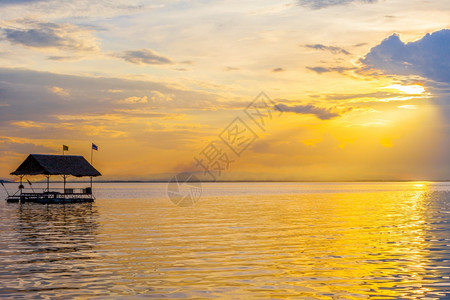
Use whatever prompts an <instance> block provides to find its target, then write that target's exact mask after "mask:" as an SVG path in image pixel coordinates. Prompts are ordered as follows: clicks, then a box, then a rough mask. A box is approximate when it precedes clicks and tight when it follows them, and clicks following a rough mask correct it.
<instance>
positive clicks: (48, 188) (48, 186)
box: [47, 175, 50, 192]
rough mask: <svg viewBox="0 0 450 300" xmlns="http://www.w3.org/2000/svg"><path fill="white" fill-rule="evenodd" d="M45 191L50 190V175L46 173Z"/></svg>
mask: <svg viewBox="0 0 450 300" xmlns="http://www.w3.org/2000/svg"><path fill="white" fill-rule="evenodd" d="M47 192H50V175H47Z"/></svg>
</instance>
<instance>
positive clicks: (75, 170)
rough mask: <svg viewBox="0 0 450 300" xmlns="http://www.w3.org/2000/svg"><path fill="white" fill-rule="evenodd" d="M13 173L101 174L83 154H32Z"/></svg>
mask: <svg viewBox="0 0 450 300" xmlns="http://www.w3.org/2000/svg"><path fill="white" fill-rule="evenodd" d="M11 175H72V176H76V177H83V176H101V175H102V174H100V172H99V171H97V170H96V169H95V168H94V167H93V166H92V165H91V164H90V163H88V162H87V160H86V159H85V158H84V157H83V156H78V155H44V154H30V155H28V157H27V158H26V159H25V160H24V162H23V163H22V164H21V165H20V166H19V167H18V168H17V170H15V171H14V172H12V173H11Z"/></svg>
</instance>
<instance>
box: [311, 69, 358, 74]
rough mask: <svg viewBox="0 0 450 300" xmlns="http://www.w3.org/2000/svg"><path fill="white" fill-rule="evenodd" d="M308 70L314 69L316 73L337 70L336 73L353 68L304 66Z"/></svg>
mask: <svg viewBox="0 0 450 300" xmlns="http://www.w3.org/2000/svg"><path fill="white" fill-rule="evenodd" d="M306 68H307V69H308V70H311V71H314V72H316V73H317V74H322V73H329V72H337V73H340V74H342V73H345V72H346V71H351V70H355V68H353V67H330V68H325V67H306Z"/></svg>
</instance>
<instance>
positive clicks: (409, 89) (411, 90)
mask: <svg viewBox="0 0 450 300" xmlns="http://www.w3.org/2000/svg"><path fill="white" fill-rule="evenodd" d="M384 88H385V89H393V90H397V91H400V92H403V93H405V94H410V95H418V94H422V93H423V92H425V88H424V87H423V86H421V85H419V84H412V85H401V84H392V85H389V86H386V87H384Z"/></svg>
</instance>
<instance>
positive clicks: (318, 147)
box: [0, 0, 450, 181]
mask: <svg viewBox="0 0 450 300" xmlns="http://www.w3.org/2000/svg"><path fill="white" fill-rule="evenodd" d="M449 16H450V2H449V1H446V0H445V1H444V0H436V1H422V0H421V1H415V0H413V1H404V0H316V1H314V0H295V1H268V0H258V1H253V0H251V1H250V0H249V1H235V0H222V1H176V0H173V1H172V0H166V1H134V0H127V1H124V0H115V1H114V0H112V1H85V0H80V1H76V2H73V1H65V0H60V1H54V0H19V1H12V0H6V1H5V0H0V125H1V126H0V178H4V179H13V178H14V177H12V176H11V175H9V173H10V172H12V171H14V170H15V168H16V167H17V166H18V165H19V164H20V163H21V162H22V161H23V160H24V159H25V158H26V156H27V155H28V154H30V153H41V154H61V153H62V145H63V144H65V145H68V146H69V151H68V152H66V154H67V155H69V154H70V155H83V156H85V157H86V158H87V159H88V160H90V155H91V143H95V144H96V145H97V146H98V151H95V152H94V161H93V165H94V166H95V167H96V168H97V169H98V170H99V171H100V172H101V173H102V174H103V177H102V179H105V180H113V179H120V180H168V179H170V178H171V177H172V176H173V175H175V174H177V173H180V172H195V174H197V175H198V176H199V177H200V178H202V179H203V180H293V181H295V180H299V181H303V180H307V181H309V180H312V181H316V180H323V181H327V180H449V179H450V168H449V166H450V155H448V149H449V146H450V126H449V125H450V106H449V105H450V103H449V100H450V24H449V20H450V18H449Z"/></svg>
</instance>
